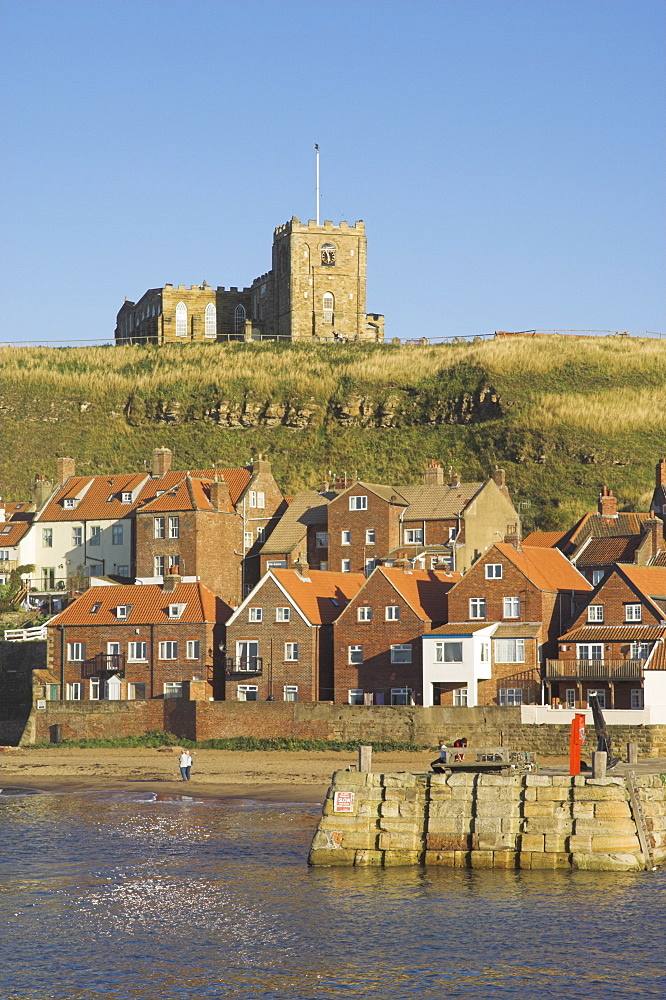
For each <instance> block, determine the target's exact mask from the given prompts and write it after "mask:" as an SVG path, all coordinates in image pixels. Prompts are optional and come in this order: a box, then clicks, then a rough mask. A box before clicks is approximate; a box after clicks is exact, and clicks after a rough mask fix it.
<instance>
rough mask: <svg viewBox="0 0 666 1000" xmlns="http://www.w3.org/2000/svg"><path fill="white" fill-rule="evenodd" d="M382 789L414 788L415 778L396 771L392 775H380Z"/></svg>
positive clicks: (407, 773)
mask: <svg viewBox="0 0 666 1000" xmlns="http://www.w3.org/2000/svg"><path fill="white" fill-rule="evenodd" d="M382 784H383V786H384V788H415V787H416V777H415V775H413V774H410V773H409V772H408V771H398V772H397V773H392V774H383V775H382Z"/></svg>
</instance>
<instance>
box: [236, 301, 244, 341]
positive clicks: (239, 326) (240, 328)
mask: <svg viewBox="0 0 666 1000" xmlns="http://www.w3.org/2000/svg"><path fill="white" fill-rule="evenodd" d="M234 333H235V334H236V336H241V337H242V336H243V335H244V333H245V306H244V305H241V303H240V302H239V303H238V305H237V306H236V310H235V312H234Z"/></svg>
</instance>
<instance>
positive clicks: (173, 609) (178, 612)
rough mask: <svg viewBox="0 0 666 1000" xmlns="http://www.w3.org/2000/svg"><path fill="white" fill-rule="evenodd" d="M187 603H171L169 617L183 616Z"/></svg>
mask: <svg viewBox="0 0 666 1000" xmlns="http://www.w3.org/2000/svg"><path fill="white" fill-rule="evenodd" d="M186 607H187V604H170V605H169V618H171V619H172V620H173V619H178V618H181V617H182V615H183V612H184V611H185V608H186Z"/></svg>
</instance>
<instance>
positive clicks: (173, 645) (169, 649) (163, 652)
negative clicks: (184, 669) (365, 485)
mask: <svg viewBox="0 0 666 1000" xmlns="http://www.w3.org/2000/svg"><path fill="white" fill-rule="evenodd" d="M159 650H160V660H177V659H178V643H177V642H174V641H173V640H171V639H167V640H165V641H164V642H161V643H160V645H159Z"/></svg>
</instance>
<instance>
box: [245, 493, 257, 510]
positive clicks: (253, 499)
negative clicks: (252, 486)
mask: <svg viewBox="0 0 666 1000" xmlns="http://www.w3.org/2000/svg"><path fill="white" fill-rule="evenodd" d="M247 499H248V504H249V505H250V507H252V509H253V510H254V509H255V508H256V506H257V491H256V490H249V491H248V495H247Z"/></svg>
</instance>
